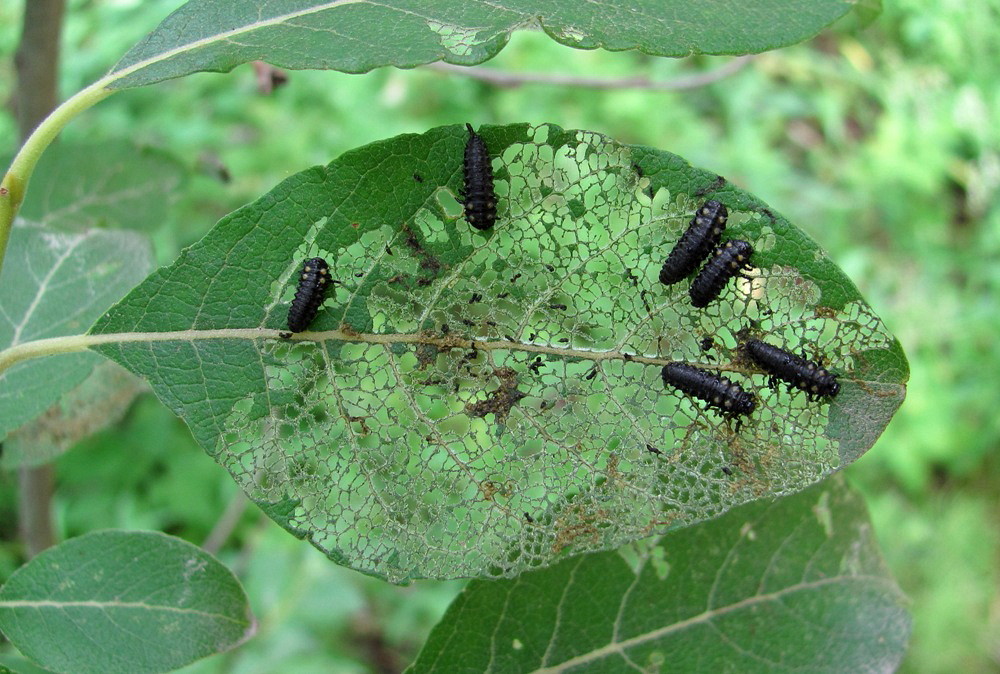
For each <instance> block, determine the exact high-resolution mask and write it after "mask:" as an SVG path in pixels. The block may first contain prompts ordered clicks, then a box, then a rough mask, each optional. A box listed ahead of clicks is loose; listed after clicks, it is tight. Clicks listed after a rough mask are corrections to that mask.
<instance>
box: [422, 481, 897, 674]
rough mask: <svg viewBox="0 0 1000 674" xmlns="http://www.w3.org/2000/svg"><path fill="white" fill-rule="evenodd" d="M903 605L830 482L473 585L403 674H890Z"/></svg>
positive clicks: (859, 522)
mask: <svg viewBox="0 0 1000 674" xmlns="http://www.w3.org/2000/svg"><path fill="white" fill-rule="evenodd" d="M905 605H906V599H905V597H904V596H903V594H902V592H901V591H900V590H899V588H898V587H897V586H896V583H895V581H894V580H893V579H892V577H891V576H890V575H889V573H888V570H887V569H886V567H885V564H884V562H883V560H882V558H881V556H880V553H879V550H878V545H877V542H876V540H875V537H874V534H873V531H872V527H871V524H870V522H869V520H868V514H867V512H866V510H865V506H864V502H863V500H862V498H861V496H860V495H859V494H858V493H857V492H856V491H854V490H852V489H850V488H849V487H847V485H846V484H845V482H844V480H843V478H842V477H839V476H836V477H833V478H831V479H830V480H828V481H826V482H824V483H822V484H819V485H816V486H813V487H810V488H809V489H807V490H805V491H802V492H800V493H798V494H795V495H793V496H789V497H786V498H783V499H779V500H777V501H775V502H772V503H765V502H757V503H753V504H750V505H746V506H742V507H740V508H735V509H733V510H731V511H729V512H728V513H727V514H726V515H724V516H722V517H720V518H719V519H716V520H712V521H710V522H704V523H702V524H701V525H700V526H697V527H692V528H689V529H684V530H681V531H676V532H673V533H670V534H667V535H666V536H663V537H662V538H659V539H654V540H646V541H639V542H637V543H636V544H634V545H633V546H629V547H627V548H624V549H622V550H620V551H612V552H604V553H599V554H592V555H585V556H581V557H577V558H575V559H570V560H565V561H563V562H561V563H559V564H557V565H556V566H553V567H551V568H548V569H544V570H541V571H529V572H527V573H524V574H522V575H521V576H519V577H518V578H515V579H512V580H500V581H472V582H471V583H469V585H468V586H467V587H466V588H465V590H464V591H463V592H462V594H460V595H459V596H458V597H457V598H456V599H455V601H454V602H453V603H452V605H451V607H450V608H449V609H448V613H447V614H446V615H445V617H444V618H443V619H442V620H441V622H439V623H438V625H437V626H436V627H435V628H434V631H433V632H432V633H431V636H430V638H429V639H428V641H427V643H426V645H425V646H424V649H423V651H422V652H421V653H420V656H419V657H418V659H417V661H416V663H415V664H414V665H413V666H412V667H411V668H410V669H409V670H408V672H410V673H411V674H423V673H425V672H428V673H429V672H455V671H467V672H528V671H538V672H561V671H573V672H581V673H583V672H619V671H663V672H774V671H798V672H830V673H833V672H843V673H844V674H853V673H854V672H890V671H893V670H894V669H895V668H896V667H897V666H898V664H899V662H900V660H901V659H902V657H903V653H904V651H905V648H906V643H907V640H908V638H909V633H910V618H909V615H908V614H907V611H906V609H905Z"/></svg>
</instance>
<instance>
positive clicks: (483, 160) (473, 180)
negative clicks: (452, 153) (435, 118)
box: [462, 124, 497, 230]
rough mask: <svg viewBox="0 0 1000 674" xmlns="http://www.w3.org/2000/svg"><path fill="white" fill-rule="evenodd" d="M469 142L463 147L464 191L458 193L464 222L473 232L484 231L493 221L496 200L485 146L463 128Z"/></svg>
mask: <svg viewBox="0 0 1000 674" xmlns="http://www.w3.org/2000/svg"><path fill="white" fill-rule="evenodd" d="M465 126H466V128H467V129H468V130H469V140H468V141H467V142H466V143H465V165H464V167H465V187H464V189H463V192H462V199H463V204H464V205H465V219H466V220H467V221H468V222H469V224H470V225H472V226H473V227H475V228H476V229H480V230H485V229H489V228H491V227H492V226H493V224H494V223H495V222H496V219H497V197H496V192H494V190H493V167H492V165H491V164H490V150H489V148H488V147H486V142H485V141H484V140H483V139H482V138H481V137H480V136H479V134H477V133H476V132H475V131H473V130H472V125H471V124H466V125H465Z"/></svg>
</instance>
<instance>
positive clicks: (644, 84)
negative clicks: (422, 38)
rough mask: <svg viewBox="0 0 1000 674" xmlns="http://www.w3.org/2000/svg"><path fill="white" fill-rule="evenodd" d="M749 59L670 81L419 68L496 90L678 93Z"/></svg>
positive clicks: (440, 65) (439, 66) (729, 72)
mask: <svg viewBox="0 0 1000 674" xmlns="http://www.w3.org/2000/svg"><path fill="white" fill-rule="evenodd" d="M752 59H753V56H752V55H751V56H738V57H736V58H734V59H733V60H732V61H729V62H728V63H726V64H725V65H723V66H719V67H718V68H714V69H712V70H707V71H705V72H702V73H696V74H694V75H685V76H682V77H677V78H675V79H672V80H663V81H656V80H652V79H650V78H649V77H647V76H645V75H637V76H635V77H587V76H582V75H555V74H550V73H512V72H507V71H504V70H494V69H493V68H480V67H466V66H456V65H452V64H450V63H431V64H429V65H426V66H423V67H424V69H426V70H434V71H436V72H442V73H448V74H455V75H463V76H465V77H471V78H473V79H477V80H481V81H483V82H488V83H490V84H493V85H495V86H498V87H511V88H512V87H520V86H523V85H525V84H544V85H549V86H563V87H581V88H586V89H651V90H654V91H678V90H683V89H696V88H698V87H703V86H706V85H708V84H711V83H712V82H716V81H718V80H721V79H723V78H725V77H729V76H730V75H732V74H734V73H737V72H739V71H740V70H742V69H743V68H744V67H746V65H747V64H748V63H750V61H751V60H752Z"/></svg>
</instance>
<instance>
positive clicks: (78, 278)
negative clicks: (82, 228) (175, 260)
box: [0, 227, 152, 439]
mask: <svg viewBox="0 0 1000 674" xmlns="http://www.w3.org/2000/svg"><path fill="white" fill-rule="evenodd" d="M151 267H152V251H151V250H150V246H149V241H148V239H147V238H146V237H145V236H143V235H139V234H134V233H131V232H120V231H119V232H113V231H100V230H89V231H87V232H84V233H81V234H67V233H62V232H55V231H51V230H48V229H42V228H39V227H16V228H15V229H14V231H13V232H12V233H11V237H10V246H9V248H8V251H7V258H6V260H4V266H3V274H2V276H0V348H7V347H10V346H16V345H18V344H23V343H25V342H29V341H32V340H36V339H44V338H47V337H58V336H62V335H73V334H80V333H83V332H85V331H86V330H87V329H88V328H89V327H90V326H91V324H92V323H93V322H94V320H95V319H96V318H97V317H98V316H100V315H101V314H102V313H104V312H105V311H106V310H107V308H108V307H109V306H111V303H112V302H114V301H115V300H116V299H118V298H120V297H121V296H122V294H124V293H125V292H127V291H128V290H129V288H131V287H132V286H134V285H135V284H136V283H138V282H139V281H140V280H141V279H142V278H143V277H144V276H145V275H146V274H147V273H148V272H149V270H150V268H151ZM99 362H101V359H100V358H99V357H96V356H95V355H94V354H92V353H71V354H63V355H59V356H54V357H50V358H42V359H36V360H31V361H26V362H23V363H19V364H17V365H14V366H12V367H11V368H10V369H8V370H5V371H3V372H0V439H2V438H3V437H4V436H6V435H7V433H9V432H10V431H12V430H13V429H15V428H17V427H19V426H21V425H22V424H24V423H26V422H28V421H31V420H32V419H35V418H36V417H38V415H40V414H42V412H44V411H45V410H46V409H48V408H49V407H50V406H51V405H52V404H53V403H55V402H56V401H57V400H59V398H60V397H61V396H62V395H63V394H64V393H66V392H67V391H70V390H72V389H73V388H74V387H76V386H77V385H78V384H80V382H82V381H83V380H84V379H85V378H86V377H87V375H88V374H90V371H91V370H92V369H93V368H94V365H96V364H97V363H99Z"/></svg>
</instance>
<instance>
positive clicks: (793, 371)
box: [743, 339, 840, 400]
mask: <svg viewBox="0 0 1000 674" xmlns="http://www.w3.org/2000/svg"><path fill="white" fill-rule="evenodd" d="M743 351H744V353H746V354H747V355H748V356H749V357H750V360H752V361H753V362H754V363H755V364H756V365H757V366H759V367H760V369H762V370H764V371H765V372H767V373H768V374H769V375H771V378H772V381H771V384H772V385H774V384H776V383H777V382H776V381H775V380H777V379H780V380H781V381H783V382H785V383H786V384H788V386H789V387H795V388H797V389H799V390H801V391H805V392H806V394H807V395H808V396H809V398H810V400H815V399H817V398H833V397H834V396H836V395H837V394H838V393H839V392H840V384H839V383H837V377H836V375H834V374H832V373H831V372H830V371H829V370H827V369H825V368H823V367H821V366H820V364H819V363H816V362H814V361H811V360H807V359H806V358H803V357H801V356H796V355H795V354H793V353H789V352H788V351H785V350H784V349H782V348H779V347H777V346H774V345H773V344H768V343H767V342H762V341H761V340H759V339H751V340H749V341H747V342H746V344H744V345H743Z"/></svg>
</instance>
